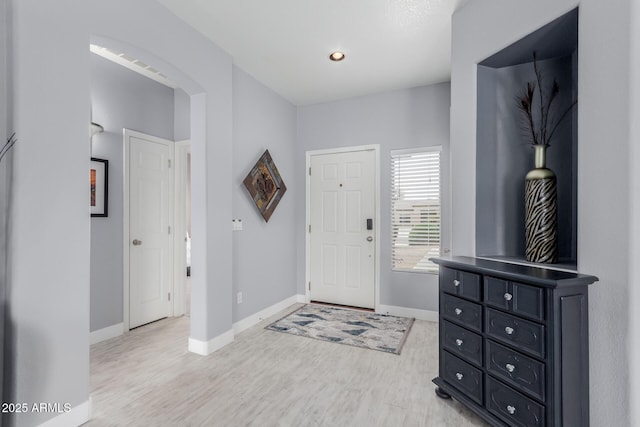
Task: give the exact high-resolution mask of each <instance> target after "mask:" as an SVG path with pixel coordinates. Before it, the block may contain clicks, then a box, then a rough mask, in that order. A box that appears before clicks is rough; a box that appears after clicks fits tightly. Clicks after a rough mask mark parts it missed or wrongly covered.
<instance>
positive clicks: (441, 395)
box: [436, 387, 451, 399]
mask: <svg viewBox="0 0 640 427" xmlns="http://www.w3.org/2000/svg"><path fill="white" fill-rule="evenodd" d="M436 396H438V397H439V398H440V399H451V395H450V394H449V393H447V392H446V391H444V390H442V389H441V388H440V387H436Z"/></svg>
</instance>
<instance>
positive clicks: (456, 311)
mask: <svg viewBox="0 0 640 427" xmlns="http://www.w3.org/2000/svg"><path fill="white" fill-rule="evenodd" d="M454 311H455V313H456V316H460V315H461V314H462V309H461V308H456V309H455V310H454Z"/></svg>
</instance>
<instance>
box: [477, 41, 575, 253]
mask: <svg viewBox="0 0 640 427" xmlns="http://www.w3.org/2000/svg"><path fill="white" fill-rule="evenodd" d="M508 49H510V48H508ZM574 58H575V57H574V56H572V55H570V56H565V57H562V58H555V59H548V60H542V61H538V65H539V67H540V69H541V71H542V73H543V77H544V79H545V80H544V82H543V86H544V91H545V93H548V90H549V88H550V86H551V84H552V82H553V78H556V79H557V82H558V85H559V87H560V92H559V93H558V96H557V97H556V100H555V101H554V104H553V109H552V111H553V112H555V113H556V117H557V116H559V115H560V114H561V113H562V112H563V111H565V110H566V109H567V108H568V106H569V105H571V102H572V100H573V99H576V96H577V95H576V93H577V81H574V75H575V74H576V73H577V70H575V71H574V62H575V59H574ZM535 79H536V78H535V74H534V71H533V64H532V63H531V62H529V63H525V64H519V65H514V66H502V67H499V68H490V67H485V66H482V65H479V66H478V98H477V100H478V110H477V111H478V112H477V114H478V122H477V147H476V150H477V153H476V162H477V166H476V174H477V177H476V186H477V191H476V205H477V209H476V222H477V225H476V254H477V255H478V256H505V257H514V258H520V259H524V253H525V237H524V186H525V179H524V178H525V175H526V174H527V172H528V171H529V170H531V169H533V167H534V164H533V148H532V146H531V143H530V140H529V139H528V135H527V132H526V128H525V127H524V121H523V116H522V113H521V112H520V110H518V108H517V100H516V97H518V96H520V95H521V94H522V93H523V91H524V88H526V84H527V82H533V81H535ZM572 119H577V117H576V116H575V115H574V114H569V115H568V116H567V117H566V118H565V120H563V121H562V123H561V124H560V126H559V127H558V130H557V131H556V134H555V136H554V139H553V140H552V141H551V146H550V147H549V149H548V150H547V167H548V168H550V169H551V170H553V171H554V172H555V173H556V177H557V180H558V181H557V182H558V253H559V258H560V261H561V262H563V263H568V264H574V265H575V262H576V257H575V254H576V228H577V210H576V205H575V203H576V198H577V187H576V186H577V169H576V161H577V160H576V159H577V123H574V120H572Z"/></svg>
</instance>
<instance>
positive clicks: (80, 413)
mask: <svg viewBox="0 0 640 427" xmlns="http://www.w3.org/2000/svg"><path fill="white" fill-rule="evenodd" d="M90 419H91V398H89V400H87V401H85V402H83V403H81V404H79V405H77V406H74V407H73V408H71V410H70V411H69V412H64V413H62V414H60V415H58V416H57V417H53V418H51V419H50V420H48V421H45V422H44V423H42V424H40V426H39V427H70V426H73V427H76V426H80V425H82V424H84V423H86V422H88V421H89V420H90Z"/></svg>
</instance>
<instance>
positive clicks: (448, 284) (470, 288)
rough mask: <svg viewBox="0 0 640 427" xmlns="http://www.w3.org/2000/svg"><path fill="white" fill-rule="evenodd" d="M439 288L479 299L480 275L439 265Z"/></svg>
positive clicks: (475, 299)
mask: <svg viewBox="0 0 640 427" xmlns="http://www.w3.org/2000/svg"><path fill="white" fill-rule="evenodd" d="M440 289H441V290H443V291H444V292H449V293H450V294H454V295H458V296H461V297H465V298H469V299H472V300H474V301H480V295H481V294H480V275H478V274H474V273H469V272H466V271H461V270H454V269H452V268H447V267H442V266H440Z"/></svg>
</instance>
